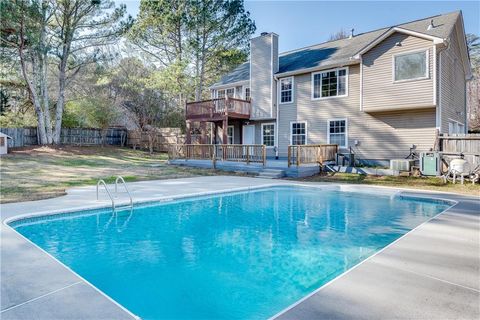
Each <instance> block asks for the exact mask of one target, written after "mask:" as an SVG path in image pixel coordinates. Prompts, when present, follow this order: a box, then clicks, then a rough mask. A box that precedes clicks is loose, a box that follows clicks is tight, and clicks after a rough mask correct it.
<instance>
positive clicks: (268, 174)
mask: <svg viewBox="0 0 480 320" xmlns="http://www.w3.org/2000/svg"><path fill="white" fill-rule="evenodd" d="M283 177H285V170H280V169H263V170H262V171H260V173H259V174H258V175H257V178H263V179H278V178H283Z"/></svg>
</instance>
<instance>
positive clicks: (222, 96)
mask: <svg viewBox="0 0 480 320" xmlns="http://www.w3.org/2000/svg"><path fill="white" fill-rule="evenodd" d="M217 98H219V99H223V98H225V90H223V89H222V90H218V91H217Z"/></svg>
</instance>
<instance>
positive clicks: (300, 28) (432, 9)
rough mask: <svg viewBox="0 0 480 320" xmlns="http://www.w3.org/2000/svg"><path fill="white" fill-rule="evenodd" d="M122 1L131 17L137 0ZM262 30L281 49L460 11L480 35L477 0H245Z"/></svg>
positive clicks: (468, 27)
mask: <svg viewBox="0 0 480 320" xmlns="http://www.w3.org/2000/svg"><path fill="white" fill-rule="evenodd" d="M116 2H118V3H125V4H126V5H127V10H128V12H129V13H130V14H131V15H132V16H136V15H137V13H138V7H139V4H140V1H128V0H123V1H116ZM245 8H246V10H248V11H249V12H250V15H251V17H252V19H253V20H255V24H256V26H257V32H256V34H260V32H262V31H267V32H275V33H277V34H278V35H279V36H280V38H279V42H280V43H279V44H280V52H282V51H288V50H293V49H297V48H301V47H304V46H308V45H312V44H316V43H320V42H324V41H326V40H328V38H329V36H330V34H332V33H335V32H336V31H338V30H340V29H342V28H343V29H344V30H347V31H349V30H350V29H352V28H354V29H355V33H362V32H367V31H370V30H374V29H378V28H383V27H387V26H391V25H395V24H399V23H403V22H407V21H411V20H416V19H421V18H425V17H429V16H433V15H437V14H440V13H447V12H452V11H456V10H462V12H463V16H464V21H465V29H466V32H467V33H475V34H477V35H480V2H479V1H245Z"/></svg>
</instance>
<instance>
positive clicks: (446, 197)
mask: <svg viewBox="0 0 480 320" xmlns="http://www.w3.org/2000/svg"><path fill="white" fill-rule="evenodd" d="M216 178H217V179H218V178H220V179H221V178H222V176H217V177H216ZM229 178H231V177H229ZM188 179H194V178H188ZM240 179H242V180H245V179H250V180H251V181H252V182H254V181H255V184H256V183H257V182H260V183H259V184H257V185H254V186H247V187H233V188H220V189H218V190H214V191H211V190H209V191H203V192H193V193H188V192H187V193H184V192H180V193H178V194H176V195H174V196H171V195H170V196H160V197H152V198H149V199H148V200H137V201H135V202H134V203H135V204H146V203H149V202H152V203H153V202H167V201H168V202H170V201H175V200H180V199H186V198H187V199H188V198H194V197H201V196H210V195H217V194H223V193H227V192H244V191H250V190H256V189H263V188H269V187H277V186H302V187H310V188H312V187H313V188H319V189H334V190H340V191H347V192H349V191H350V192H351V191H353V190H355V191H353V192H358V191H359V190H358V188H359V187H361V190H360V192H362V193H365V192H366V193H368V191H372V190H376V191H379V190H385V194H387V195H400V196H407V197H414V198H423V199H428V200H430V199H432V198H435V199H438V200H441V201H446V202H448V203H450V204H451V205H450V206H449V207H448V208H447V209H445V210H444V211H442V212H441V213H439V214H437V215H435V216H434V217H431V218H429V219H428V220H427V221H425V222H423V223H422V224H420V225H418V226H417V227H415V228H414V229H412V230H410V231H409V232H407V233H406V234H404V235H403V236H401V237H400V238H398V239H396V240H395V241H393V242H392V243H390V244H388V245H387V246H386V247H384V248H383V249H381V250H380V251H378V252H376V253H374V254H373V255H372V256H369V257H368V258H366V259H365V260H363V261H361V262H359V263H358V264H356V265H355V266H353V267H351V268H350V269H348V270H347V271H345V272H343V273H342V274H340V275H339V276H337V277H336V278H334V279H332V280H331V281H329V282H328V283H326V284H324V285H322V286H321V287H320V288H318V289H316V290H315V291H313V292H312V293H310V294H309V295H307V296H305V297H303V298H302V299H300V300H298V301H296V302H295V303H293V304H292V305H290V306H289V307H287V308H285V309H284V310H282V311H280V312H279V313H277V314H276V315H274V316H272V317H271V319H274V318H276V317H279V316H282V315H284V314H286V313H287V312H288V311H290V310H292V309H294V308H296V307H297V306H298V305H300V304H302V303H303V302H304V301H306V300H308V299H310V298H311V297H312V296H314V295H316V294H317V293H318V292H320V291H321V290H323V289H324V288H325V287H328V286H330V285H331V284H332V283H334V282H335V281H337V280H339V279H341V278H342V277H344V276H346V275H347V274H349V273H351V272H353V271H354V270H356V269H357V267H359V266H360V265H363V264H364V263H366V262H367V261H369V260H370V259H372V258H373V257H375V256H377V255H379V254H381V253H382V252H384V251H385V250H386V249H387V248H390V247H391V246H393V245H394V244H396V243H397V242H399V241H400V240H402V239H404V238H406V237H408V236H409V235H410V234H411V233H412V232H413V231H415V230H417V229H418V228H420V227H421V226H423V225H426V224H428V223H430V222H431V221H432V220H433V219H436V218H437V217H439V216H440V215H442V214H444V213H446V212H448V211H449V210H451V209H452V208H454V207H455V206H456V205H458V204H459V203H460V202H461V201H462V199H463V198H465V199H472V198H473V199H474V200H478V199H477V198H474V197H468V196H463V195H456V194H450V193H443V192H435V191H423V190H416V189H403V188H392V187H384V186H359V185H355V184H332V183H328V184H327V183H309V182H298V181H291V180H275V181H272V180H264V179H258V178H246V177H241V178H240ZM176 180H178V179H176ZM165 181H171V180H156V181H149V182H150V183H153V184H155V183H158V184H161V183H162V182H165ZM206 188H208V187H206ZM82 189H91V187H81V188H72V189H69V190H67V195H68V194H69V193H70V192H72V191H73V190H82ZM404 193H413V194H417V195H410V196H408V195H405V194H404ZM376 194H378V192H377V193H376ZM418 194H421V195H422V194H423V196H420V197H419V196H418ZM452 197H454V198H453V199H452ZM455 198H457V199H455ZM126 203H128V201H127V200H124V201H122V202H119V207H120V206H121V205H123V204H126ZM110 207H111V206H110V205H107V204H106V203H102V204H95V205H92V204H89V205H85V206H77V207H74V208H69V209H58V210H44V211H38V210H37V211H32V212H29V213H24V214H16V215H12V216H9V217H5V218H4V217H2V225H3V226H4V227H7V228H9V229H11V230H13V232H15V233H16V234H17V235H19V236H20V237H21V238H23V241H26V242H29V243H31V244H32V245H33V246H34V247H35V248H36V249H38V250H40V251H41V252H43V253H45V254H46V255H48V256H49V257H51V258H52V259H54V261H55V262H56V263H58V264H60V265H61V266H63V267H64V268H65V269H66V270H68V271H69V272H71V273H73V274H74V275H76V276H77V277H78V278H80V279H81V281H83V282H84V283H86V284H88V285H90V286H91V287H93V288H94V289H95V290H97V291H98V292H99V293H100V294H102V295H103V296H105V297H106V298H107V299H108V300H110V302H112V303H113V304H115V305H116V306H117V307H120V308H121V309H123V310H124V311H126V312H127V313H128V314H129V315H130V316H132V317H133V318H136V319H138V317H137V316H136V315H134V314H133V313H132V312H130V311H129V310H128V309H126V308H125V307H123V306H122V305H121V304H120V303H118V302H116V301H115V300H113V299H112V298H110V297H109V296H108V295H106V294H105V293H103V292H102V291H101V290H100V289H98V288H96V287H95V286H94V285H92V284H91V283H89V282H88V281H87V280H86V279H84V278H83V277H81V276H79V275H78V274H77V273H75V272H74V271H73V270H71V269H70V268H69V267H68V266H66V265H64V264H63V263H62V262H60V261H59V260H57V259H56V258H55V257H53V256H51V255H50V254H49V253H47V252H45V251H44V250H43V249H41V248H40V247H38V246H37V245H36V244H35V243H33V242H31V241H30V240H28V239H26V238H25V237H24V236H23V235H21V234H20V233H18V232H17V231H16V230H15V229H14V228H13V227H11V226H10V225H9V223H12V222H14V221H19V220H23V219H28V218H32V217H41V216H53V215H57V214H64V213H73V212H77V211H84V210H96V209H107V208H110ZM2 251H3V247H2ZM27 302H28V301H27ZM27 302H26V303H27ZM15 307H16V306H15ZM10 309H11V307H10V308H6V309H2V310H1V313H4V312H6V311H8V310H10Z"/></svg>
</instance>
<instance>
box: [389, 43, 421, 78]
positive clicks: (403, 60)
mask: <svg viewBox="0 0 480 320" xmlns="http://www.w3.org/2000/svg"><path fill="white" fill-rule="evenodd" d="M393 59H394V80H395V81H404V80H416V79H426V78H428V68H427V65H428V50H426V51H421V52H411V53H403V54H398V55H395V56H393Z"/></svg>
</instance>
